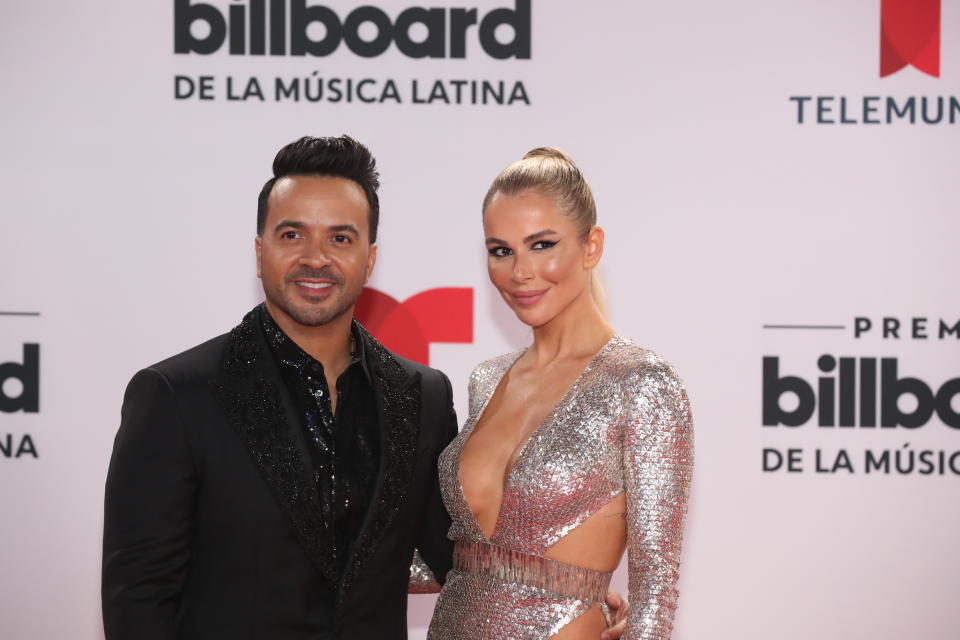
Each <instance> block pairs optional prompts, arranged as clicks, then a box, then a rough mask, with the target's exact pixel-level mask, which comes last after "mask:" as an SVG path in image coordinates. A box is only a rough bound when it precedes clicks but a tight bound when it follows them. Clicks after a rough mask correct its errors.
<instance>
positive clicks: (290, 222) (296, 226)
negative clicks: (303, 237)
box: [273, 220, 307, 231]
mask: <svg viewBox="0 0 960 640" xmlns="http://www.w3.org/2000/svg"><path fill="white" fill-rule="evenodd" d="M306 226H307V225H305V224H304V223H302V222H297V221H296V220H281V221H280V222H278V223H277V226H275V227H274V228H273V230H274V231H279V230H280V229H282V228H284V227H290V228H291V229H305V228H306Z"/></svg>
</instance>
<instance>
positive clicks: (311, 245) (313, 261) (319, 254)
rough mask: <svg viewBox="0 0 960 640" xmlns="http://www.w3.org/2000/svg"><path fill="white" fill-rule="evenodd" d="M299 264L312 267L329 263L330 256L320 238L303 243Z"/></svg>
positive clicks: (315, 267)
mask: <svg viewBox="0 0 960 640" xmlns="http://www.w3.org/2000/svg"><path fill="white" fill-rule="evenodd" d="M300 264H302V265H304V266H307V267H311V268H313V269H317V268H320V267H324V266H326V265H328V264H330V256H329V255H328V254H327V251H326V245H325V244H324V243H323V241H322V240H321V239H317V240H312V241H310V242H305V243H303V250H302V251H301V252H300Z"/></svg>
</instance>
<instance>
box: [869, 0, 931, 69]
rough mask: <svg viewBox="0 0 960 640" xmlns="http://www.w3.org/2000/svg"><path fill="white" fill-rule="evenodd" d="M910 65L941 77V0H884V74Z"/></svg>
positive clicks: (882, 28) (882, 19)
mask: <svg viewBox="0 0 960 640" xmlns="http://www.w3.org/2000/svg"><path fill="white" fill-rule="evenodd" d="M907 65H913V66H914V67H916V68H917V69H919V70H920V71H923V72H924V73H926V74H929V75H931V76H933V77H934V78H939V77H940V0H880V77H881V78H885V77H886V76H889V75H890V74H892V73H896V72H897V71H899V70H900V69H903V68H904V67H906V66H907Z"/></svg>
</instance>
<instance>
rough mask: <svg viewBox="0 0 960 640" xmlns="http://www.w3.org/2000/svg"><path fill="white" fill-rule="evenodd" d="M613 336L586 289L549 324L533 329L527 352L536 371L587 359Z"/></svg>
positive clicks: (611, 329)
mask: <svg viewBox="0 0 960 640" xmlns="http://www.w3.org/2000/svg"><path fill="white" fill-rule="evenodd" d="M613 333H614V331H613V327H611V326H610V323H609V322H607V319H606V318H605V317H604V316H603V313H602V312H601V311H600V308H599V307H598V306H597V303H596V302H595V301H594V299H593V295H592V294H591V292H590V289H589V288H587V289H585V290H584V292H583V293H581V294H580V295H579V296H577V297H576V298H575V299H574V300H573V301H572V302H571V303H570V304H569V305H567V307H566V308H564V309H563V310H562V311H560V313H558V314H557V315H556V316H555V317H554V318H552V319H551V320H550V321H549V322H547V323H545V324H542V325H540V326H539V327H534V329H533V344H532V345H531V346H530V349H529V350H528V353H529V354H530V355H531V356H532V358H533V363H532V364H534V366H536V367H538V368H539V367H541V366H546V365H549V364H550V363H551V362H554V361H557V360H565V359H567V358H584V357H589V356H592V355H593V354H595V353H596V352H597V351H599V350H600V348H601V347H603V345H605V344H606V343H607V342H608V341H609V340H610V337H611V336H612V335H613Z"/></svg>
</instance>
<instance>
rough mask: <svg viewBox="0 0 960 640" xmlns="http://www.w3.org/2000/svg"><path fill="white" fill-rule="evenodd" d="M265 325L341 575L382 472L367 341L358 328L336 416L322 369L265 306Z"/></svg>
mask: <svg viewBox="0 0 960 640" xmlns="http://www.w3.org/2000/svg"><path fill="white" fill-rule="evenodd" d="M260 320H261V325H262V327H263V330H264V333H265V335H266V337H267V343H268V344H269V345H270V349H271V351H272V352H273V356H274V358H275V359H276V362H277V365H278V366H279V368H280V374H281V376H282V377H283V380H284V383H285V384H286V387H287V389H288V390H289V392H290V396H291V397H292V398H293V402H294V405H295V407H296V409H297V414H298V415H299V416H300V418H301V427H302V428H303V430H304V436H305V437H306V440H307V448H308V449H309V451H310V458H311V462H312V464H313V470H314V480H315V482H316V486H317V492H318V494H319V495H318V497H319V499H320V508H321V511H322V513H323V518H324V522H325V524H326V526H327V528H328V529H332V530H333V536H332V537H333V540H334V548H333V549H331V552H332V554H333V558H334V562H335V564H336V566H337V568H338V570H339V573H340V574H341V575H342V574H343V569H344V567H345V565H346V561H347V559H348V558H349V556H350V552H351V546H352V545H353V544H354V542H355V541H356V540H357V538H358V537H359V535H360V529H361V527H362V525H363V520H364V517H365V516H366V513H367V510H368V508H369V506H370V501H371V499H372V495H373V490H374V485H375V483H376V478H377V468H378V466H379V448H380V447H379V445H380V437H379V424H378V420H377V409H376V403H375V397H374V391H373V385H372V384H371V379H370V373H369V369H368V367H367V362H366V358H365V357H364V355H365V354H364V353H363V341H362V340H361V339H360V338H359V336H358V335H357V327H356V325H354V326H353V327H352V329H351V356H352V359H351V361H350V364H348V365H347V368H346V369H344V371H343V373H342V374H340V377H339V378H337V382H336V388H337V409H336V413H334V411H333V407H332V404H331V400H330V388H329V386H328V385H327V378H326V376H325V375H324V370H323V365H322V364H321V363H320V362H319V361H318V360H316V359H315V358H313V357H312V356H310V354H308V353H307V352H305V351H304V350H303V349H301V348H300V347H299V346H298V345H297V344H296V343H295V342H294V341H293V340H291V339H290V338H289V337H288V336H287V335H286V334H285V333H284V332H283V330H281V329H280V327H279V326H278V325H277V324H276V322H274V320H273V319H272V318H271V317H270V314H269V313H268V312H267V310H266V307H265V306H263V305H262V306H261V307H260Z"/></svg>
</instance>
